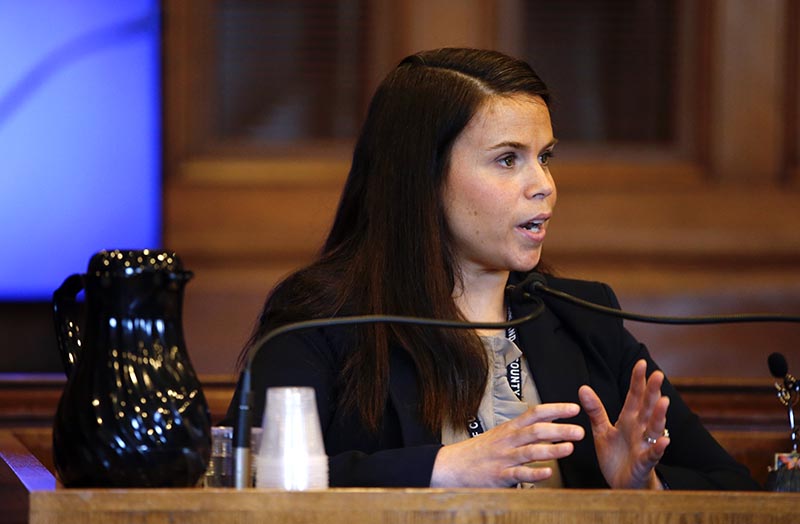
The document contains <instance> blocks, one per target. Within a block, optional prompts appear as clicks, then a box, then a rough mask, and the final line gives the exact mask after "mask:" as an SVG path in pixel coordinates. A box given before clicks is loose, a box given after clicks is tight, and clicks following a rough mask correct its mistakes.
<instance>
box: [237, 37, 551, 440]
mask: <svg viewBox="0 0 800 524" xmlns="http://www.w3.org/2000/svg"><path fill="white" fill-rule="evenodd" d="M519 93H525V94H529V95H531V96H538V97H541V98H542V99H544V100H545V102H546V103H547V102H548V93H547V88H546V86H545V85H544V83H543V82H542V81H541V80H540V79H539V77H538V76H537V75H536V73H534V71H533V70H532V69H531V68H530V66H529V65H528V64H526V63H525V62H522V61H519V60H516V59H513V58H510V57H508V56H506V55H503V54H501V53H498V52H494V51H484V50H475V49H457V48H445V49H438V50H433V51H426V52H421V53H418V54H415V55H412V56H409V57H407V58H406V59H404V60H403V61H402V62H401V63H400V64H399V65H398V66H397V68H395V69H394V71H392V72H391V73H390V74H389V75H388V76H387V77H386V79H385V80H384V81H383V83H382V84H381V85H380V87H379V88H378V90H377V92H376V93H375V96H374V97H373V99H372V102H371V104H370V107H369V113H368V115H367V118H366V121H365V123H364V126H363V128H362V131H361V134H360V137H359V140H358V143H357V145H356V148H355V151H354V153H353V163H352V166H351V169H350V174H349V176H348V178H347V182H346V183H345V186H344V189H343V192H342V196H341V200H340V202H339V207H338V210H337V213H336V217H335V219H334V223H333V226H332V228H331V231H330V233H329V235H328V238H327V240H326V242H325V245H324V247H323V249H322V252H321V254H320V256H319V258H318V259H317V260H316V261H315V262H314V263H312V264H311V265H309V266H307V267H305V268H303V269H301V270H299V271H297V272H295V273H294V274H292V275H290V276H289V277H288V278H287V279H285V280H284V281H283V282H281V283H280V284H279V285H278V286H277V287H276V288H275V290H273V292H272V294H271V295H270V297H269V298H268V299H267V302H266V304H265V306H264V310H263V312H262V315H261V317H260V322H259V325H258V327H257V328H256V330H255V332H254V334H253V337H252V338H251V343H252V341H254V340H256V339H257V338H259V337H260V336H262V335H263V334H265V333H266V332H268V331H269V330H271V329H274V328H275V327H277V326H279V325H281V324H285V323H287V322H293V321H298V320H305V319H309V318H324V317H331V316H336V315H342V314H351V315H355V314H358V315H366V314H393V315H409V316H420V317H430V318H439V319H463V317H462V315H461V314H460V312H459V311H458V309H457V307H456V305H455V302H454V301H453V298H452V292H453V288H454V285H455V283H456V281H455V279H456V278H457V275H458V270H457V267H456V265H455V261H454V258H453V254H452V250H451V244H452V242H451V238H450V235H449V233H448V228H447V224H446V222H445V214H444V210H443V204H442V193H443V186H444V181H445V176H446V173H447V165H448V161H449V158H450V150H451V147H452V145H453V142H454V140H455V139H456V137H457V136H458V135H459V134H460V133H461V131H462V130H463V129H464V127H465V126H466V125H467V123H468V122H469V121H470V119H471V118H472V116H473V115H474V114H475V113H476V111H477V110H478V108H479V107H480V106H481V104H482V103H483V102H484V101H485V100H486V99H487V98H488V97H491V96H508V95H513V94H519ZM356 333H357V335H356V340H355V341H354V345H353V347H352V351H350V352H348V353H347V356H346V358H345V362H344V363H343V371H342V375H341V377H340V387H341V397H340V405H341V407H342V408H344V409H354V410H356V411H357V412H358V414H359V415H360V416H361V418H362V420H363V423H364V425H365V426H366V427H368V428H370V429H372V430H377V429H378V427H379V426H380V423H381V418H382V415H383V412H384V409H385V407H386V402H387V397H388V384H389V351H390V348H392V350H401V351H406V352H407V353H408V354H409V355H410V356H411V358H412V360H413V362H414V364H415V365H416V371H417V379H418V383H419V387H420V388H421V392H422V394H421V395H420V397H421V398H422V399H423V401H422V406H420V410H421V412H420V416H421V418H422V420H423V422H424V423H425V425H426V426H427V427H428V428H429V429H431V430H432V431H438V430H439V429H440V428H441V427H442V425H443V424H444V423H446V422H451V423H453V424H466V422H467V420H468V419H469V418H470V417H472V416H474V415H475V413H477V410H478V405H479V403H480V399H481V396H482V394H483V390H484V386H485V381H486V376H487V366H488V363H487V356H486V353H485V350H484V348H483V346H482V344H481V342H480V340H479V338H478V337H477V335H476V334H475V333H474V332H471V331H457V330H442V329H428V328H422V327H416V326H410V325H386V324H373V325H366V326H362V327H359V329H358V330H356ZM248 349H249V347H248V348H245V351H246V350H248Z"/></svg>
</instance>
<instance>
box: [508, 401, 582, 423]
mask: <svg viewBox="0 0 800 524" xmlns="http://www.w3.org/2000/svg"><path fill="white" fill-rule="evenodd" d="M580 410H581V408H580V406H578V405H577V404H575V403H572V402H552V403H548V404H539V405H537V406H534V407H532V408H528V410H527V411H525V413H523V414H522V415H519V416H518V417H516V418H514V419H513V420H511V421H509V424H511V425H513V426H515V427H518V428H522V427H525V426H530V425H531V424H533V423H535V422H552V421H554V420H556V419H562V418H572V417H574V416H575V415H577V414H578V413H579V412H580Z"/></svg>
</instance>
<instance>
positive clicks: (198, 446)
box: [53, 250, 211, 487]
mask: <svg viewBox="0 0 800 524" xmlns="http://www.w3.org/2000/svg"><path fill="white" fill-rule="evenodd" d="M191 277H192V273H191V272H188V271H184V270H183V266H182V264H181V262H180V260H179V258H178V257H177V256H176V255H175V254H174V253H170V252H167V251H155V250H141V251H123V250H114V251H101V252H100V253H97V254H95V255H94V256H93V257H92V258H91V260H90V261H89V269H88V271H87V273H86V274H83V275H72V276H70V277H68V278H67V279H66V280H65V281H64V283H63V284H62V285H61V287H59V288H58V289H57V290H56V292H55V293H54V294H53V312H54V317H55V323H56V334H57V338H58V344H59V349H60V351H61V357H62V360H63V362H64V366H65V368H66V373H67V383H66V385H65V386H64V391H63V393H62V395H61V400H60V402H59V404H58V411H57V412H56V417H55V423H54V426H53V458H54V462H55V467H56V470H57V472H58V475H59V477H60V479H61V482H62V483H63V484H64V485H65V486H67V487H92V486H94V487H170V486H174V487H178V486H194V485H196V484H197V481H198V479H200V477H201V476H202V475H203V473H204V472H205V469H206V466H207V464H208V459H209V455H210V450H211V429H210V425H211V424H210V416H209V412H208V404H207V403H206V399H205V397H204V396H203V391H202V389H201V387H200V382H199V380H198V379H197V376H196V374H195V372H194V370H193V368H192V365H191V363H190V361H189V356H188V354H187V353H186V348H185V343H184V339H183V325H182V320H181V314H182V303H183V290H184V287H185V285H186V282H187V281H188V280H189V279H190V278H191ZM82 289H83V290H85V308H84V310H85V320H84V322H83V333H82V334H81V333H80V332H79V330H80V328H79V325H78V324H77V323H76V322H74V321H73V319H72V318H71V316H72V315H74V314H75V310H76V295H77V294H78V293H79V292H80V291H81V290H82Z"/></svg>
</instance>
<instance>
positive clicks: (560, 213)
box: [164, 0, 800, 381]
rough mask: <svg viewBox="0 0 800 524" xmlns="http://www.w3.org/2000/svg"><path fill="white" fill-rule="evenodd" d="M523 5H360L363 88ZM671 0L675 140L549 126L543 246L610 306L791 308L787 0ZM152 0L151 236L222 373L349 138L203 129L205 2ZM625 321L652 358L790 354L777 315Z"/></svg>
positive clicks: (797, 246)
mask: <svg viewBox="0 0 800 524" xmlns="http://www.w3.org/2000/svg"><path fill="white" fill-rule="evenodd" d="M381 5H383V4H381ZM522 5H523V4H522V2H521V1H510V2H501V3H496V2H491V1H488V0H471V1H468V2H463V1H456V0H402V1H398V2H392V3H390V4H389V5H384V7H383V8H375V9H372V10H371V11H370V13H371V14H370V16H371V20H372V27H373V28H374V31H373V32H372V33H370V34H371V36H370V39H371V40H370V50H371V52H370V54H369V57H370V58H369V61H368V63H366V64H364V67H366V68H367V71H366V74H365V77H366V78H367V79H369V80H368V81H369V83H370V88H372V87H374V85H375V84H376V83H377V82H378V81H379V79H380V78H381V77H382V76H383V75H384V74H385V73H386V72H387V71H388V70H389V69H390V68H391V67H392V66H393V64H395V63H396V62H397V60H399V58H401V57H402V56H404V55H406V54H408V53H410V52H413V51H415V50H418V49H422V48H431V47H438V46H443V45H469V46H477V47H496V48H499V49H502V50H506V51H509V52H512V53H513V52H516V51H519V49H521V48H522V46H521V44H520V39H521V38H524V34H525V31H526V30H527V29H528V28H525V27H520V26H519V24H520V23H521V22H519V16H518V14H519V13H520V12H521V8H522ZM678 5H679V7H680V9H681V10H682V11H681V12H683V13H684V16H683V18H682V20H683V22H682V23H683V25H682V26H681V36H680V38H679V41H680V43H681V44H680V46H681V47H680V51H679V52H680V55H681V57H682V62H681V63H685V64H688V65H684V66H681V67H680V68H679V69H678V72H677V74H678V75H679V76H680V80H679V84H680V83H681V82H682V83H683V84H686V85H688V86H691V88H687V87H685V88H684V89H683V91H682V92H683V93H684V95H683V96H682V97H681V98H680V99H679V100H676V103H675V107H674V111H675V113H676V116H675V118H676V121H678V122H679V128H680V129H681V130H682V131H681V132H680V133H679V136H678V139H677V140H676V142H675V144H673V145H667V146H658V147H647V146H641V145H640V146H637V147H632V146H630V145H625V144H617V145H614V144H595V145H586V144H570V143H562V144H559V154H558V158H557V159H556V162H555V164H554V166H553V168H552V169H553V172H554V174H555V177H556V181H557V184H558V187H559V204H558V207H557V208H556V215H555V219H554V220H553V223H552V227H551V229H550V233H551V234H550V235H548V242H547V245H546V248H545V257H546V259H548V261H549V262H550V263H551V265H553V266H554V267H555V268H556V269H557V270H558V271H559V273H561V274H562V275H565V276H576V277H580V278H589V279H596V280H603V281H606V282H609V283H610V284H611V285H612V286H613V287H614V288H615V290H617V292H618V293H619V295H620V299H621V301H622V304H623V306H626V307H628V308H630V309H636V310H639V311H643V312H650V313H662V314H712V313H725V312H728V313H730V312H744V311H777V312H784V313H791V312H793V313H800V276H798V268H800V234H798V229H799V227H798V226H800V204H799V203H800V199H799V198H798V197H800V191H798V182H799V181H800V177H798V171H797V167H798V150H799V149H800V148H799V147H798V133H797V129H798V121H799V119H798V114H799V113H800V109H799V107H800V103H799V102H798V94H797V89H796V86H797V78H798V70H799V69H800V59H798V54H800V53H798V47H799V46H800V44H798V23H797V20H796V19H797V17H798V7H797V3H796V2H792V1H789V0H766V1H764V2H751V1H749V0H726V1H716V0H699V1H697V2H691V1H680V0H678ZM165 6H166V26H165V36H166V56H165V64H166V68H165V71H166V118H167V133H166V136H167V143H166V152H167V163H166V165H167V173H166V176H165V186H166V187H165V202H164V210H165V215H164V216H165V239H166V240H165V243H166V245H167V246H168V247H169V248H171V249H174V250H176V251H177V252H178V253H179V254H181V255H182V256H183V258H184V259H185V262H186V264H187V265H188V266H189V267H190V268H191V269H193V270H194V272H195V274H196V278H195V279H194V281H193V282H191V283H190V284H189V286H188V289H187V298H186V318H185V322H186V331H187V341H188V344H189V346H190V351H191V352H192V355H193V358H194V360H195V363H196V366H197V367H198V369H199V370H200V372H201V373H214V374H219V373H222V374H225V373H231V372H233V362H234V361H235V358H236V355H237V354H238V352H239V350H240V348H241V346H242V344H243V342H244V341H245V340H246V338H247V336H248V334H249V331H250V329H251V328H252V325H253V322H254V320H255V317H256V315H257V313H258V311H259V309H260V307H261V304H262V302H263V299H264V297H265V295H266V293H267V292H268V290H269V289H270V287H271V286H272V285H273V284H274V283H275V282H276V280H277V279H279V278H280V277H281V276H282V275H284V274H286V273H287V272H289V271H291V270H292V269H293V268H296V267H298V266H300V265H302V264H304V263H306V262H308V261H309V260H310V259H311V258H312V257H313V256H314V253H315V252H316V250H317V249H318V247H319V245H320V243H321V241H322V239H323V238H324V235H325V232H326V230H327V228H328V226H329V224H330V221H331V218H332V215H333V212H334V209H335V206H336V202H337V199H338V194H339V191H340V188H341V185H342V183H343V180H344V177H345V176H346V173H347V169H348V165H349V155H350V148H351V146H352V144H347V143H345V144H333V145H331V144H326V145H325V146H324V147H321V146H320V145H319V144H311V143H309V144H303V143H295V144H292V145H291V146H288V147H284V148H268V149H261V150H255V151H253V150H247V152H242V151H241V150H238V151H237V150H235V149H232V148H230V147H229V146H230V144H224V143H221V142H220V141H219V140H218V139H215V138H214V136H213V133H212V132H211V131H210V129H211V126H210V123H209V118H210V117H209V116H208V113H209V108H208V101H209V100H210V98H209V96H210V95H209V90H210V87H209V84H210V82H209V79H208V75H209V74H210V73H209V71H213V69H214V68H213V52H212V48H213V41H212V40H211V36H210V35H209V31H208V30H207V29H208V27H209V25H208V24H209V17H213V8H212V6H213V3H212V2H207V1H196V2H195V1H192V2H189V1H186V0H170V1H167V2H166V3H165ZM434 15H435V16H434ZM444 18H446V19H448V20H450V21H456V20H457V21H458V23H448V24H441V23H440V21H441V20H442V19H444ZM515 24H516V25H515ZM630 327H631V329H632V330H633V331H634V332H635V333H636V334H637V335H639V336H640V337H641V338H642V339H643V340H644V341H645V342H646V343H647V344H648V346H649V347H650V348H651V349H652V351H653V353H654V354H655V355H656V357H657V358H658V359H659V361H660V362H662V365H663V366H664V367H665V369H666V370H667V372H668V373H670V374H671V375H677V376H680V377H690V378H702V377H727V378H736V377H752V378H756V377H763V378H764V380H767V381H768V380H769V377H768V375H767V368H766V357H767V355H768V354H769V353H770V352H771V351H782V352H784V353H786V354H787V357H788V358H789V362H790V366H800V347H798V346H800V328H798V327H797V326H796V325H794V326H792V325H775V324H762V325H748V326H737V327H730V326H729V327H718V328H665V327H651V326H643V325H631V326H630Z"/></svg>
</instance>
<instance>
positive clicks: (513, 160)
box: [500, 153, 517, 167]
mask: <svg viewBox="0 0 800 524" xmlns="http://www.w3.org/2000/svg"><path fill="white" fill-rule="evenodd" d="M500 165H502V166H503V167H514V166H515V165H517V155H515V154H514V153H511V154H509V155H506V156H504V157H501V158H500Z"/></svg>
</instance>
